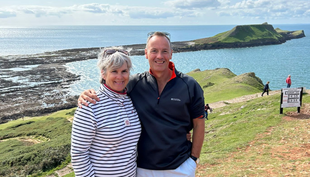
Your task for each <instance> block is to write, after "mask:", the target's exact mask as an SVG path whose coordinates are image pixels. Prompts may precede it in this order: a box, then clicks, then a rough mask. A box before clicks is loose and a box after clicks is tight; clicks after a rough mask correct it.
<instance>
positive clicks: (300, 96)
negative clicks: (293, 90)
mask: <svg viewBox="0 0 310 177" xmlns="http://www.w3.org/2000/svg"><path fill="white" fill-rule="evenodd" d="M303 89H304V88H303V87H301V92H300V95H299V98H300V107H301V106H302V93H303ZM300 107H297V112H298V113H300Z"/></svg>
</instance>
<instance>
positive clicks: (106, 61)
mask: <svg viewBox="0 0 310 177" xmlns="http://www.w3.org/2000/svg"><path fill="white" fill-rule="evenodd" d="M111 51H112V52H113V53H112V52H111ZM124 63H127V67H128V70H129V72H130V70H131V68H132V63H131V59H130V57H129V56H128V52H127V51H125V50H124V49H123V48H120V47H109V48H104V49H102V50H101V52H100V53H99V54H98V62H97V66H98V68H99V72H100V83H102V84H104V83H105V80H104V79H103V78H102V76H101V74H103V75H105V74H106V72H107V70H111V69H112V70H113V69H118V68H120V67H122V66H123V64H124ZM101 71H102V73H101Z"/></svg>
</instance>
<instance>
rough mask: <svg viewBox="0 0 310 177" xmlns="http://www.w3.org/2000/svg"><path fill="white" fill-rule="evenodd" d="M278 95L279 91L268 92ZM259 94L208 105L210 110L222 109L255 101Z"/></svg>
mask: <svg viewBox="0 0 310 177" xmlns="http://www.w3.org/2000/svg"><path fill="white" fill-rule="evenodd" d="M308 92H310V91H308ZM279 93H281V90H275V91H270V92H269V95H274V94H279ZM261 94H262V93H255V94H252V95H245V96H241V97H238V98H234V99H231V100H224V101H218V102H215V103H209V105H210V107H211V108H221V107H224V106H226V105H227V104H230V103H240V102H245V101H248V100H252V99H255V98H259V97H261ZM264 96H267V95H266V94H264Z"/></svg>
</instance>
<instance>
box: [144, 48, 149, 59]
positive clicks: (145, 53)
mask: <svg viewBox="0 0 310 177" xmlns="http://www.w3.org/2000/svg"><path fill="white" fill-rule="evenodd" d="M144 55H145V58H146V59H148V56H147V49H146V48H145V49H144Z"/></svg>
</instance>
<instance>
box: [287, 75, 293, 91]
mask: <svg viewBox="0 0 310 177" xmlns="http://www.w3.org/2000/svg"><path fill="white" fill-rule="evenodd" d="M286 83H287V88H290V87H291V85H292V80H291V75H288V77H287V78H286Z"/></svg>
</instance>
